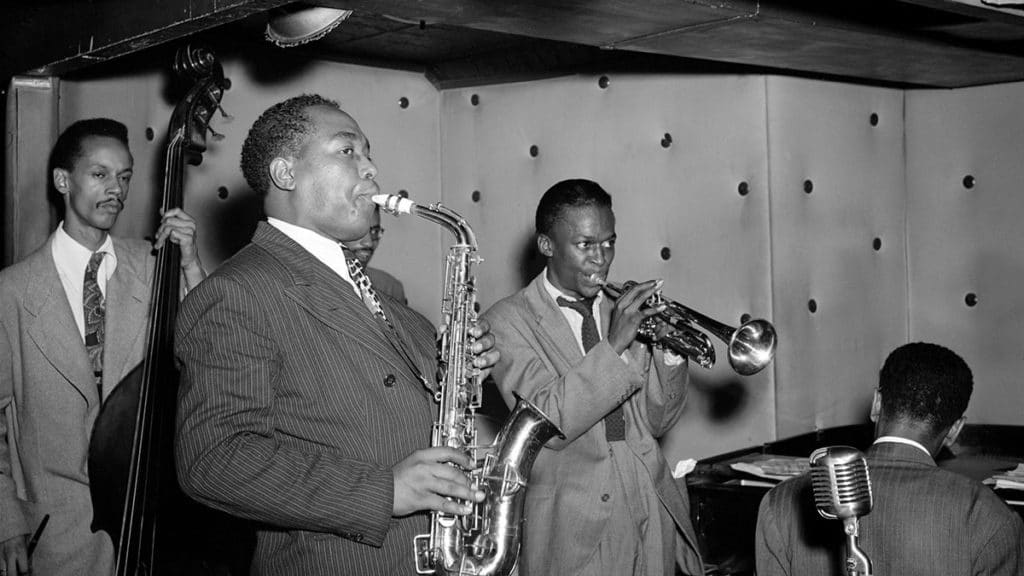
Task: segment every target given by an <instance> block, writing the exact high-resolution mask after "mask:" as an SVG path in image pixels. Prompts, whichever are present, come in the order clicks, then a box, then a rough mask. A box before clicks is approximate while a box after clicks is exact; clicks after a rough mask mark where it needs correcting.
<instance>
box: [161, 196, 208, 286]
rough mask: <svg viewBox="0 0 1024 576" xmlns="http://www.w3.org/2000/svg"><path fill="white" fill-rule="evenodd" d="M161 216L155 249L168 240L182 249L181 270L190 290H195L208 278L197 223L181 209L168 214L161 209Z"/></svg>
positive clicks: (169, 211)
mask: <svg viewBox="0 0 1024 576" xmlns="http://www.w3.org/2000/svg"><path fill="white" fill-rule="evenodd" d="M160 216H161V218H160V227H159V228H157V231H156V239H155V241H154V243H153V248H155V249H157V250H159V249H160V248H163V245H164V242H166V241H167V239H168V238H170V240H171V242H174V243H175V244H177V245H178V247H179V248H180V249H181V270H182V272H183V273H184V274H185V281H186V284H188V288H190V289H191V288H195V286H196V285H197V284H199V282H201V281H202V280H203V278H205V277H206V271H204V270H203V265H202V263H201V262H200V261H199V248H198V247H197V246H196V221H195V220H194V219H193V218H192V217H191V216H189V215H188V214H187V213H186V212H185V211H184V210H182V209H181V208H174V209H172V210H168V211H167V212H164V211H163V210H162V209H161V210H160Z"/></svg>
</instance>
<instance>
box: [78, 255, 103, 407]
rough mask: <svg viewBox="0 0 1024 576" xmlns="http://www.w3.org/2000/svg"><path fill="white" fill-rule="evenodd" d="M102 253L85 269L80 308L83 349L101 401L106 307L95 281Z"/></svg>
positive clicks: (90, 260) (95, 256)
mask: <svg viewBox="0 0 1024 576" xmlns="http://www.w3.org/2000/svg"><path fill="white" fill-rule="evenodd" d="M103 254H104V253H103V252H95V253H93V255H92V257H91V258H89V265H88V266H87V267H86V268H85V282H84V284H83V285H82V308H83V310H84V312H85V349H86V351H88V353H89V362H90V363H91V364H92V373H93V377H94V378H95V379H96V389H97V390H98V391H99V394H100V401H101V402H102V401H103V340H104V336H105V334H104V333H105V332H106V322H105V319H106V307H105V303H104V301H103V292H101V291H100V284H99V282H98V281H97V279H96V277H97V273H98V272H99V269H100V262H102V261H103Z"/></svg>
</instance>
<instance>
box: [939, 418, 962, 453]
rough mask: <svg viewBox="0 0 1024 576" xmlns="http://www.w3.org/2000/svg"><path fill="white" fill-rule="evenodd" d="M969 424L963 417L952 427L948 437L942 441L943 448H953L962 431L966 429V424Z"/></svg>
mask: <svg viewBox="0 0 1024 576" xmlns="http://www.w3.org/2000/svg"><path fill="white" fill-rule="evenodd" d="M965 422H967V417H966V416H961V417H960V418H958V419H957V421H956V422H953V425H952V426H950V428H949V432H946V437H945V438H944V439H943V440H942V445H943V446H952V445H953V443H954V442H956V438H957V436H959V435H960V431H961V430H963V429H964V423H965Z"/></svg>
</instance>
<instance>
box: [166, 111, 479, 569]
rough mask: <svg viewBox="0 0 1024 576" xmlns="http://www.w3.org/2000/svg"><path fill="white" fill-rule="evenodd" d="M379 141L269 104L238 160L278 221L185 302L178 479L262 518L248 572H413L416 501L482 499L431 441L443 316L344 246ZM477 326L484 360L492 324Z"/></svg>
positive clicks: (421, 504) (366, 190)
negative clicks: (392, 288)
mask: <svg viewBox="0 0 1024 576" xmlns="http://www.w3.org/2000/svg"><path fill="white" fill-rule="evenodd" d="M369 152H370V151H369V143H368V142H367V139H366V136H365V135H364V134H363V132H362V130H361V129H360V128H359V125H358V124H357V123H356V121H355V120H354V119H353V118H352V117H351V116H349V115H348V114H346V113H345V112H343V111H342V110H341V109H340V108H339V106H338V104H337V103H336V102H333V101H331V100H327V99H324V98H322V97H320V96H316V95H303V96H298V97H295V98H291V99H289V100H286V101H284V102H281V103H279V104H276V105H274V106H272V107H270V108H269V109H268V110H266V111H265V112H264V113H263V114H262V115H261V116H260V117H259V119H258V120H256V122H255V124H254V125H253V127H252V129H251V130H250V132H249V134H248V137H247V138H246V141H245V144H244V146H243V148H242V170H243V172H244V174H245V177H246V180H247V181H248V183H249V185H250V186H251V187H252V188H253V189H254V190H255V191H257V192H258V193H260V194H261V195H262V196H263V200H264V211H265V213H266V214H267V216H268V219H267V221H266V222H260V223H259V225H258V226H257V229H256V232H255V234H254V236H253V238H252V241H251V242H250V244H249V245H248V246H246V247H245V248H243V249H242V250H241V251H240V252H239V253H238V254H236V255H235V256H234V258H232V259H231V260H230V261H228V262H226V263H225V264H223V265H222V266H221V267H220V268H219V269H218V270H217V271H216V272H214V273H213V274H212V275H211V276H210V277H209V278H208V279H207V280H206V281H205V282H204V283H203V284H201V285H200V288H201V289H200V290H196V291H193V292H192V293H190V295H189V298H187V299H186V300H185V302H184V303H183V304H182V307H181V312H180V314H179V319H178V325H177V333H176V354H177V357H178V359H179V361H180V365H181V369H182V378H181V389H180V393H179V409H178V416H177V441H176V442H175V448H176V454H175V456H176V460H177V469H178V477H179V479H180V482H181V484H182V487H183V489H184V491H185V492H186V493H187V494H189V495H190V496H192V497H194V498H196V499H197V500H199V501H201V502H203V503H205V504H207V505H209V506H212V507H214V508H218V509H221V510H224V511H226V512H228V513H230V514H233V515H236V516H239V517H242V518H247V519H251V520H254V521H256V522H257V526H258V527H257V543H256V551H255V555H254V558H253V572H254V573H258V574H263V575H267V576H284V575H296V576H298V575H302V576H316V575H324V576H326V575H331V576H334V575H337V574H360V575H367V576H373V575H376V576H393V575H410V574H415V566H416V564H415V557H414V554H413V550H412V542H413V538H414V537H415V536H416V535H418V534H421V533H423V532H424V531H426V529H427V515H426V514H425V513H423V511H425V510H437V511H443V512H446V513H449V514H466V513H467V512H469V510H470V509H471V506H470V505H468V504H466V502H468V501H477V502H479V501H480V500H481V499H482V498H483V497H484V495H483V494H482V493H480V492H479V491H476V490H473V489H471V487H470V484H469V482H468V480H467V478H466V475H465V473H464V472H463V470H467V469H470V468H471V467H472V463H471V462H470V459H469V458H468V457H467V455H466V454H464V453H462V452H459V451H455V450H452V449H450V448H443V447H437V448H430V435H431V425H432V423H433V419H434V413H435V410H434V407H433V402H432V398H431V395H430V393H429V391H428V387H429V388H432V387H433V386H435V384H436V383H435V382H434V381H433V375H434V374H435V368H436V366H435V363H436V357H435V334H434V329H433V327H432V326H431V325H430V324H429V322H428V321H427V320H426V319H425V318H423V317H422V316H420V315H419V314H417V313H416V312H414V311H412V310H411V309H409V308H407V307H406V306H404V305H403V304H402V303H401V302H399V301H397V300H395V299H393V298H391V297H389V296H385V295H379V294H377V293H376V292H375V291H374V290H373V287H372V283H371V282H370V281H369V280H368V279H367V277H366V274H365V273H364V272H363V271H362V268H361V267H360V266H359V265H358V262H356V261H355V260H354V259H349V260H346V257H345V255H344V253H343V251H342V247H341V245H340V243H342V242H346V241H352V240H356V239H358V238H360V237H362V236H364V235H365V234H367V233H368V231H369V229H370V226H371V219H372V216H373V213H374V211H375V208H376V205H375V204H374V203H373V202H372V201H371V197H372V196H373V195H375V194H377V193H378V188H377V185H376V183H375V182H374V177H375V176H376V174H377V168H376V167H375V166H374V164H373V162H372V160H371V159H370V156H369ZM470 332H471V335H472V336H475V337H476V338H477V340H476V342H475V343H474V344H473V346H472V348H473V350H472V351H473V352H475V353H477V356H476V357H475V359H474V364H475V365H476V366H477V367H479V368H483V369H485V370H486V369H487V368H488V367H490V366H491V365H493V364H494V362H495V361H496V360H497V358H498V353H497V351H496V350H493V348H492V346H493V343H494V339H493V337H492V336H490V335H489V334H488V333H487V330H486V325H485V324H481V325H478V327H477V328H475V329H472V330H470ZM449 463H451V464H455V465H456V466H451V465H449ZM449 498H456V499H460V500H461V502H459V501H455V500H450V499H449Z"/></svg>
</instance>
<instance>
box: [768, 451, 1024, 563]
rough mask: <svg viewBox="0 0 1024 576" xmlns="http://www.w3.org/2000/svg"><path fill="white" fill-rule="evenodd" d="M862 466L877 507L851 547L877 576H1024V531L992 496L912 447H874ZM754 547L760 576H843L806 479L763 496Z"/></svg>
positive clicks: (837, 550)
mask: <svg viewBox="0 0 1024 576" xmlns="http://www.w3.org/2000/svg"><path fill="white" fill-rule="evenodd" d="M867 460H868V470H869V472H870V475H871V489H872V495H873V497H874V506H873V507H872V510H871V513H870V514H868V515H866V516H864V517H862V518H860V520H859V522H860V535H859V538H858V544H859V546H860V548H861V549H862V550H863V551H864V553H865V554H866V555H867V557H868V558H869V559H870V560H871V564H872V568H873V572H874V573H875V574H882V575H890V574H891V575H897V574H898V575H900V576H915V575H921V576H934V575H936V574H943V575H948V576H953V575H957V576H974V575H979V576H980V575H992V576H1020V575H1022V574H1024V526H1022V524H1021V519H1020V517H1019V516H1017V514H1016V513H1014V512H1013V511H1012V510H1010V509H1009V508H1008V507H1007V506H1006V504H1005V503H1003V502H1002V501H1001V500H1000V499H999V497H998V496H996V495H995V494H994V493H993V492H992V490H991V489H989V488H988V487H986V486H984V485H982V484H980V483H978V482H975V481H974V480H972V479H970V478H967V477H965V476H961V475H959V474H956V473H953V472H949V471H948V470H943V469H941V468H938V467H937V466H935V462H934V461H933V460H932V459H931V457H930V456H928V455H927V454H925V453H924V452H922V451H921V450H919V449H917V448H914V447H912V446H906V445H903V444H893V443H883V444H878V445H876V446H873V447H872V448H871V449H870V450H869V451H868V453H867ZM756 542H757V573H758V574H759V575H760V576H776V575H781V574H792V575H804V574H815V575H819V574H820V575H823V576H824V575H829V574H833V575H835V576H844V575H845V574H846V570H845V567H844V563H843V561H844V559H845V554H846V552H845V545H846V544H845V543H846V539H845V536H844V534H843V528H842V524H841V523H840V522H839V521H837V520H825V519H823V518H821V517H820V516H819V515H818V513H817V511H816V509H815V507H814V496H813V492H812V490H811V483H810V478H809V476H801V477H800V478H795V479H793V480H789V481H786V482H783V483H782V484H780V485H778V486H776V487H775V488H773V489H772V490H771V491H769V492H768V494H766V495H765V497H764V499H763V500H762V501H761V507H760V510H759V512H758V522H757V540H756Z"/></svg>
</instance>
